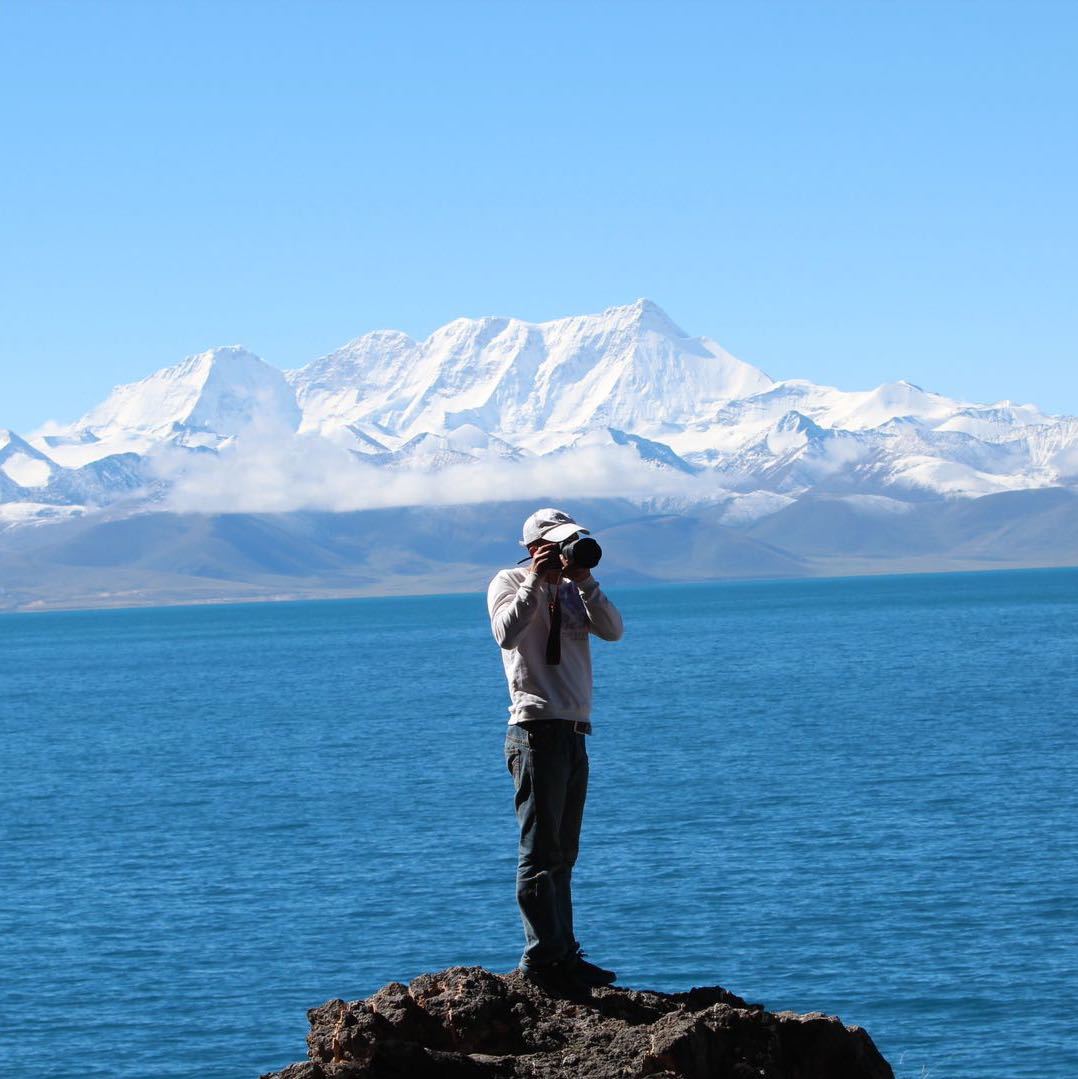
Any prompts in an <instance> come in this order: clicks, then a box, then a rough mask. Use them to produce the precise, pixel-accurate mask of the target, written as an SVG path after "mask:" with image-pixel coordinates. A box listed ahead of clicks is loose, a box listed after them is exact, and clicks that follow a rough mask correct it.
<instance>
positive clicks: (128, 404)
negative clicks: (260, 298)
mask: <svg viewBox="0 0 1078 1079" xmlns="http://www.w3.org/2000/svg"><path fill="white" fill-rule="evenodd" d="M301 418H302V417H301V413H300V410H299V407H298V406H297V404H296V399H295V395H294V394H293V393H292V390H291V388H290V387H289V385H288V383H287V382H286V381H285V378H284V375H283V374H282V373H281V372H280V371H279V370H277V368H275V367H271V366H270V365H269V364H268V363H265V362H264V361H263V360H261V359H259V358H258V357H257V356H255V355H254V354H253V353H250V352H248V351H247V350H246V349H244V348H241V347H239V346H238V345H229V346H225V347H222V348H212V349H210V350H209V351H207V352H202V353H199V354H198V355H197V356H189V357H188V358H187V359H185V360H184V361H183V362H182V363H178V364H176V365H175V366H174V367H166V368H164V369H162V370H160V371H157V372H155V373H154V374H152V375H150V376H149V377H148V378H144V379H142V380H141V381H140V382H132V383H128V384H127V385H125V386H117V387H116V388H115V389H114V390H113V391H112V393H111V394H109V396H108V397H107V398H106V399H105V400H104V401H103V402H102V403H101V404H100V405H98V406H97V407H96V408H93V409H91V410H90V411H89V412H87V413H86V415H85V416H83V417H82V419H81V420H79V421H78V423H77V424H75V425H74V426H75V428H76V429H77V430H80V431H89V432H90V433H91V434H93V435H94V437H95V438H97V439H99V440H101V441H106V440H110V439H112V438H115V437H116V436H117V435H120V436H126V437H130V436H131V435H137V436H143V437H145V438H149V439H152V440H159V439H163V438H168V437H170V436H174V435H176V434H179V433H182V432H195V433H198V432H204V433H207V434H212V435H215V436H217V437H218V438H228V437H230V436H234V435H238V434H240V433H241V432H242V431H244V430H245V429H247V428H248V427H250V426H251V425H252V424H254V423H258V424H262V425H267V424H269V425H274V426H278V427H281V428H284V429H287V430H290V431H294V430H295V429H296V428H297V427H298V426H299V424H300V420H301Z"/></svg>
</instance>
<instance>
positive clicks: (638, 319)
mask: <svg viewBox="0 0 1078 1079" xmlns="http://www.w3.org/2000/svg"><path fill="white" fill-rule="evenodd" d="M600 317H601V318H603V319H614V320H617V321H618V322H624V323H628V324H631V325H636V326H639V327H640V329H642V330H651V331H653V332H654V333H659V334H662V335H663V336H665V337H688V336H689V335H688V334H687V333H686V332H685V331H684V330H683V329H682V328H681V327H680V326H679V325H678V324H677V323H676V322H675V321H674V320H673V319H672V318H671V317H670V316H669V315H668V314H667V313H666V312H665V311H664V310H663V309H662V308H661V307H660V306H659V305H658V304H657V303H656V302H655V301H654V300H649V299H648V298H647V297H646V296H641V297H640V299H638V300H637V301H636V302H635V303H631V304H623V305H621V306H619V307H608V308H607V309H606V310H605V311H603V313H602V315H601V316H600Z"/></svg>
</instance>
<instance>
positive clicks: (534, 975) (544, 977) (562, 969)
mask: <svg viewBox="0 0 1078 1079" xmlns="http://www.w3.org/2000/svg"><path fill="white" fill-rule="evenodd" d="M517 973H518V974H519V975H520V976H521V977H522V978H523V979H524V980H525V981H526V982H530V983H531V984H532V985H534V986H536V987H537V988H539V989H542V990H543V991H544V992H545V993H549V994H550V995H551V996H564V995H566V994H567V993H568V994H571V993H576V992H579V991H580V990H581V989H582V988H583V987H584V986H585V985H586V984H587V983H586V982H584V981H583V980H582V979H578V978H577V977H576V976H575V971H573V972H570V970H569V967H568V965H567V964H566V963H551V964H550V965H549V966H546V967H517Z"/></svg>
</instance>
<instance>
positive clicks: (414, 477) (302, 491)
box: [153, 431, 725, 513]
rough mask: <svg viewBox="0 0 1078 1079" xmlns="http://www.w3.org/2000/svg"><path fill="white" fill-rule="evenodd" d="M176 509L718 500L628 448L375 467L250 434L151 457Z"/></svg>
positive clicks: (350, 456) (309, 438) (702, 482)
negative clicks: (213, 446) (544, 499)
mask: <svg viewBox="0 0 1078 1079" xmlns="http://www.w3.org/2000/svg"><path fill="white" fill-rule="evenodd" d="M153 464H154V470H155V472H156V475H157V476H158V478H160V479H162V480H164V481H166V482H167V483H168V485H169V487H170V490H169V494H168V495H167V497H166V503H165V508H167V509H170V510H174V511H175V512H178V513H286V512H290V511H293V510H328V511H333V512H345V511H349V510H361V509H376V508H382V507H390V506H416V505H454V504H457V505H459V504H464V503H473V502H490V501H508V500H514V499H520V498H530V497H533V496H539V495H543V494H550V493H551V492H555V491H556V492H558V494H559V495H560V496H563V497H565V498H583V497H621V498H630V499H635V498H640V499H647V498H655V497H664V496H674V497H678V496H680V497H687V498H691V499H693V500H696V499H701V498H707V497H712V496H721V495H723V494H724V493H725V492H724V491H723V490H722V489H721V488H719V487H718V486H717V485H715V483H714V480H713V479H710V478H704V477H699V476H689V475H686V474H684V473H680V472H674V471H667V470H665V469H658V468H655V467H654V466H652V465H649V464H647V463H645V462H644V461H642V460H641V459H640V458H639V456H638V455H637V454H636V452H635V451H634V450H633V449H632V448H631V447H628V446H617V445H610V446H587V447H581V448H580V449H571V450H567V451H565V452H564V453H560V454H558V455H556V456H553V457H535V458H524V459H522V460H518V461H507V460H504V459H500V458H488V459H485V460H482V461H479V462H477V463H474V464H472V463H466V464H451V465H448V466H446V467H444V468H441V469H438V470H437V471H433V472H429V471H420V470H418V469H408V468H403V467H379V466H377V465H373V464H370V463H368V462H366V461H364V460H363V459H362V458H361V457H358V456H357V455H356V454H354V453H352V452H350V451H349V450H346V449H343V448H341V447H339V446H336V445H334V444H333V443H331V442H329V441H327V440H326V439H324V438H321V437H319V436H317V435H296V434H293V433H291V432H288V433H282V432H269V431H263V432H257V433H249V434H247V435H245V436H244V437H243V438H242V439H238V440H237V441H236V442H234V443H232V444H230V445H228V446H225V447H224V448H222V449H221V450H220V451H219V452H218V453H217V454H211V453H192V452H190V451H184V450H180V449H176V448H170V449H169V450H167V451H163V452H161V453H159V454H157V455H155V457H154V462H153Z"/></svg>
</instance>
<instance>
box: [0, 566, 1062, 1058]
mask: <svg viewBox="0 0 1078 1079" xmlns="http://www.w3.org/2000/svg"><path fill="white" fill-rule="evenodd" d="M611 595H612V598H613V599H614V600H615V602H616V603H617V604H618V605H619V607H620V608H621V610H622V612H623V614H624V617H625V622H626V633H625V637H624V638H623V640H622V641H620V642H617V643H615V644H610V643H607V642H604V641H599V640H595V641H594V642H593V654H594V659H595V668H596V694H595V698H596V700H595V703H596V707H595V712H594V716H593V718H594V722H595V733H594V735H593V736H592V737H591V738H590V739H589V743H588V745H589V752H590V756H591V767H592V772H591V774H592V781H591V790H590V794H589V800H588V806H587V811H586V814H585V820H584V831H583V837H582V849H581V857H580V862H579V864H578V869H577V874H576V878H575V884H576V889H575V891H576V908H577V928H578V934H579V935H580V937H581V940H582V942H583V944H584V947H585V948H586V949H587V951H588V952H589V954H590V955H591V957H592V958H593V959H595V960H597V961H599V962H600V963H602V964H604V965H609V966H613V967H614V968H616V969H617V971H618V972H619V974H620V983H621V984H625V985H629V986H637V987H649V988H659V989H686V988H688V987H689V986H691V985H703V984H720V985H723V986H725V987H727V988H728V989H731V990H732V991H734V992H736V993H738V994H740V995H742V996H744V997H746V998H748V999H749V1000H751V1001H759V1002H761V1003H763V1004H764V1005H765V1006H767V1007H768V1008H771V1009H773V1010H779V1009H795V1010H797V1011H811V1010H821V1011H825V1012H828V1013H831V1014H837V1015H839V1016H840V1017H841V1018H842V1020H843V1021H844V1022H846V1023H849V1024H852V1023H858V1024H861V1025H863V1026H865V1027H866V1028H867V1029H868V1031H869V1032H870V1033H871V1035H872V1036H873V1038H874V1040H875V1041H876V1044H877V1045H878V1046H879V1048H880V1050H881V1051H882V1052H883V1053H884V1055H885V1056H886V1057H887V1058H888V1060H889V1061H890V1062H891V1063H892V1065H893V1067H894V1069H895V1072H896V1075H897V1076H899V1077H900V1079H937V1077H940V1079H942V1077H953V1079H962V1077H969V1079H974V1077H976V1079H985V1077H996V1076H998V1077H1003V1076H1006V1077H1008V1079H1021V1077H1029V1079H1057V1077H1058V1079H1073V1077H1074V1076H1076V1075H1078V1044H1076V1043H1078V1019H1076V1014H1078V828H1076V825H1078V793H1076V792H1078V750H1076V727H1078V705H1076V700H1078V659H1076V656H1078V571H1073V570H1062V571H1057V570H1043V571H1042V570H1036V571H1026V572H1014V573H1010V572H1008V573H991V574H954V575H938V576H910V577H891V578H875V579H871V578H860V579H842V580H829V581H801V582H764V583H731V584H708V585H698V586H697V585H689V586H677V587H669V588H654V589H621V590H619V589H612V590H611ZM0 664H2V666H0V725H2V734H3V746H4V752H3V773H2V778H3V783H2V785H0V828H2V830H3V844H2V848H0V881H2V882H3V887H2V890H0V1073H2V1074H4V1075H5V1076H34V1075H42V1074H48V1075H50V1076H79V1077H89V1076H109V1077H131V1079H136V1077H137V1079H146V1077H149V1076H153V1077H154V1079H163V1077H168V1076H187V1077H192V1079H194V1077H196V1076H197V1077H199V1079H209V1077H216V1076H221V1077H233V1076H235V1077H241V1076H243V1077H253V1076H257V1075H258V1074H259V1073H260V1072H262V1071H267V1070H270V1069H272V1068H276V1067H281V1066H283V1065H285V1064H287V1063H290V1062H292V1061H296V1060H301V1059H304V1057H305V1056H306V1047H305V1045H304V1036H305V1034H306V1030H307V1022H306V1017H305V1009H306V1008H308V1007H310V1006H312V1005H315V1004H319V1003H321V1002H322V1001H324V1000H326V999H328V998H331V997H336V996H340V997H344V998H347V999H354V998H357V997H362V996H366V995H368V994H369V993H371V992H373V991H374V990H375V989H377V988H378V987H379V986H381V985H383V984H384V983H386V982H388V981H391V980H403V981H406V980H408V979H410V978H412V977H414V976H415V975H417V974H419V973H421V972H423V971H427V970H437V969H441V968H443V967H446V966H450V965H453V964H482V965H484V966H487V967H490V968H492V969H494V970H508V969H509V968H511V967H512V966H513V965H514V963H515V962H516V960H517V958H518V955H519V952H520V947H521V943H522V936H521V930H520V924H519V918H518V914H517V910H516V904H515V898H514V882H513V873H514V866H515V860H516V846H515V844H516V833H515V822H514V820H513V814H512V781H511V779H510V777H509V775H508V773H507V772H506V770H505V766H504V763H503V758H502V741H503V737H504V725H505V719H506V711H505V709H506V703H507V701H506V690H505V683H504V679H503V675H502V668H501V662H500V657H499V654H498V648H497V646H496V645H495V643H494V641H493V639H492V638H491V636H490V631H489V626H488V623H487V618H486V609H485V601H484V597H482V596H472V595H467V596H451V597H434V598H404V599H396V598H395V599H374V600H356V601H342V602H322V603H288V604H274V605H269V604H266V605H257V604H255V605H243V606H217V607H200V608H172V609H152V610H125V611H103V612H72V613H55V614H42V615H8V616H0Z"/></svg>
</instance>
